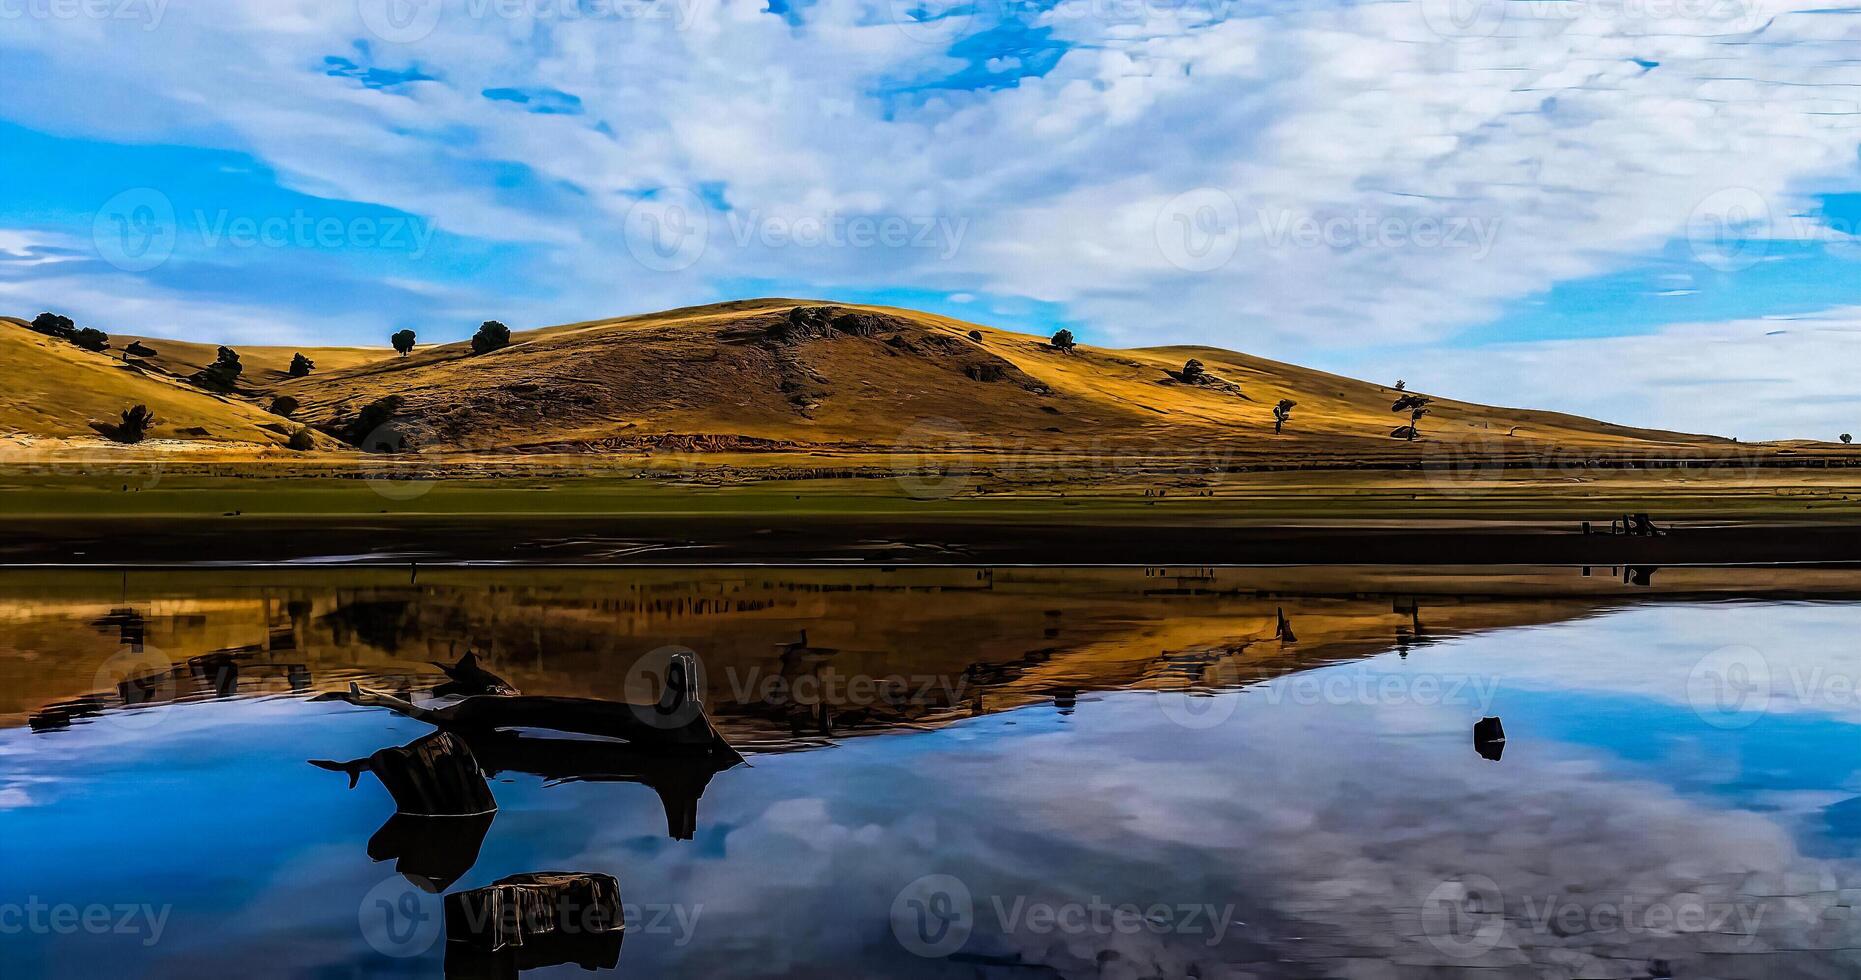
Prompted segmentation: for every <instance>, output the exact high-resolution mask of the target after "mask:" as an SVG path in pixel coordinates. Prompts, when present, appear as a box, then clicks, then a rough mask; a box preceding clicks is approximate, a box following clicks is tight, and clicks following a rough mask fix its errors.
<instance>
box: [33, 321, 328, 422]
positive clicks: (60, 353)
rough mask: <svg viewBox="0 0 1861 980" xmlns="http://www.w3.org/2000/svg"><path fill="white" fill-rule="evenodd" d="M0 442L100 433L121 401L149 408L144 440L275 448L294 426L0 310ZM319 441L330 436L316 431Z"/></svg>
mask: <svg viewBox="0 0 1861 980" xmlns="http://www.w3.org/2000/svg"><path fill="white" fill-rule="evenodd" d="M0 363H3V364H5V365H6V368H7V370H6V375H5V376H6V383H5V385H0V447H4V446H7V445H12V446H16V447H17V446H21V445H32V444H36V443H39V442H41V441H45V440H55V441H61V442H69V441H74V440H75V441H83V442H97V443H102V442H104V441H105V439H104V434H103V432H102V431H100V430H99V429H98V427H97V426H98V425H100V424H101V425H107V424H109V423H110V422H112V421H114V420H116V419H118V418H119V417H120V416H121V413H122V411H123V410H124V409H126V408H129V407H131V406H133V405H147V406H148V407H149V409H150V410H151V411H153V412H154V414H155V419H156V423H155V425H154V426H153V428H151V429H150V431H149V434H148V439H149V440H151V441H150V442H145V443H144V445H145V446H149V447H151V448H161V449H171V450H178V449H186V448H189V447H194V446H213V445H218V446H233V447H240V448H243V449H248V450H258V451H270V450H273V449H277V450H283V447H284V446H285V443H286V442H287V441H288V440H289V438H290V435H291V433H292V431H293V430H294V429H295V428H296V426H293V425H291V424H290V423H288V422H286V421H285V420H284V419H281V418H279V417H278V416H276V415H272V414H270V413H269V412H265V411H262V410H261V409H260V408H259V407H258V406H257V405H255V404H253V403H251V402H250V401H248V400H246V399H244V398H239V397H231V396H224V395H217V394H212V393H209V392H205V391H202V390H200V389H199V388H197V387H194V386H193V385H189V384H187V383H185V382H183V381H181V380H179V379H176V378H173V377H170V376H168V375H167V374H165V373H163V372H162V371H160V370H158V369H156V370H152V369H149V368H146V367H143V366H140V365H137V364H135V363H125V361H124V360H123V359H122V356H121V354H120V353H118V352H115V351H106V352H103V353H95V352H92V351H87V350H82V349H80V348H78V347H76V346H73V345H72V344H70V343H67V342H65V341H62V340H58V339H55V338H52V337H47V336H44V335H42V334H38V333H35V332H33V331H32V330H30V329H29V328H27V326H26V325H25V324H24V323H23V322H21V321H18V320H13V319H11V318H0ZM319 442H320V443H321V444H322V445H323V446H324V447H325V448H333V447H335V446H336V445H337V444H336V443H335V441H334V440H329V439H320V440H319Z"/></svg>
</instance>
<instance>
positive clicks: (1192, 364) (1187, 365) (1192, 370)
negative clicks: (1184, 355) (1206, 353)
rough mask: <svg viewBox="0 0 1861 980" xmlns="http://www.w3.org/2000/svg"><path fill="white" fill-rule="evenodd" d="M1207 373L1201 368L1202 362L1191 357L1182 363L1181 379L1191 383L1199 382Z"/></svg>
mask: <svg viewBox="0 0 1861 980" xmlns="http://www.w3.org/2000/svg"><path fill="white" fill-rule="evenodd" d="M1207 374H1208V372H1207V371H1205V370H1203V368H1202V362H1201V361H1198V360H1196V359H1195V358H1193V357H1191V358H1190V359H1189V360H1187V361H1185V362H1184V363H1183V380H1184V381H1187V382H1189V383H1190V384H1192V385H1193V384H1201V383H1202V379H1203V378H1204V377H1206V376H1207Z"/></svg>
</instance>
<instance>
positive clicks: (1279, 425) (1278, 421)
mask: <svg viewBox="0 0 1861 980" xmlns="http://www.w3.org/2000/svg"><path fill="white" fill-rule="evenodd" d="M1297 404H1299V403H1298V402H1295V401H1293V400H1292V399H1290V398H1282V399H1280V400H1279V404H1278V405H1275V406H1273V434H1274V435H1279V434H1280V432H1281V431H1282V430H1283V429H1285V428H1286V422H1287V420H1288V419H1291V418H1292V409H1293V406H1295V405H1297Z"/></svg>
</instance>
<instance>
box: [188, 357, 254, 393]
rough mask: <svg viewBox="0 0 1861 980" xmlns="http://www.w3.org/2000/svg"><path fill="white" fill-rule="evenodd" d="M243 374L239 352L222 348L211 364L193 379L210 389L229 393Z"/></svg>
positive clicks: (243, 368) (243, 369)
mask: <svg viewBox="0 0 1861 980" xmlns="http://www.w3.org/2000/svg"><path fill="white" fill-rule="evenodd" d="M244 372H245V365H243V364H240V363H239V352H238V351H236V350H233V349H232V348H231V347H222V348H220V352H219V356H217V357H215V358H214V361H213V363H212V364H209V365H207V366H206V367H205V368H203V369H201V372H200V373H199V374H198V375H195V377H197V378H199V379H200V380H201V381H202V382H204V383H205V384H206V385H207V386H208V387H210V388H215V389H218V390H220V391H231V390H233V385H234V384H235V383H236V382H238V380H239V375H240V374H242V373H244Z"/></svg>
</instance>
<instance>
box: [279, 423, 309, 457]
mask: <svg viewBox="0 0 1861 980" xmlns="http://www.w3.org/2000/svg"><path fill="white" fill-rule="evenodd" d="M284 448H286V449H291V450H295V451H297V452H300V453H303V452H309V451H310V450H312V449H315V448H317V440H316V437H315V436H313V435H311V434H310V429H309V427H308V426H299V427H298V429H297V431H296V432H293V433H291V438H290V440H289V441H288V442H286V443H285V444H284Z"/></svg>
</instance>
